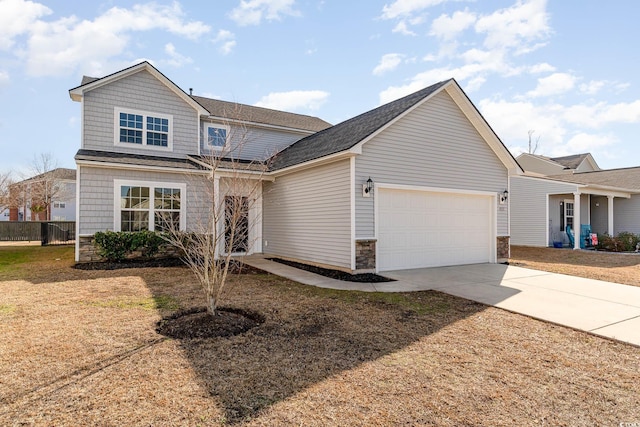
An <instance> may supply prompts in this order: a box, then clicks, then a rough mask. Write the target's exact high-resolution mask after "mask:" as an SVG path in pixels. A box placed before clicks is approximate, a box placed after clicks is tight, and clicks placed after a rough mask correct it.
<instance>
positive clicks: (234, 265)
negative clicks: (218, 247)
mask: <svg viewBox="0 0 640 427" xmlns="http://www.w3.org/2000/svg"><path fill="white" fill-rule="evenodd" d="M154 267H186V265H185V263H184V262H183V261H182V260H181V259H180V258H158V259H127V260H124V261H122V262H108V261H95V262H82V263H77V264H75V265H74V268H76V269H78V270H119V269H121V268H154ZM229 273H231V274H269V273H267V272H266V271H262V270H260V269H258V268H255V267H251V266H250V265H247V264H243V263H242V262H240V261H235V260H232V261H231V262H230V263H229Z"/></svg>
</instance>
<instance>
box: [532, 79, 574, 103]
mask: <svg viewBox="0 0 640 427" xmlns="http://www.w3.org/2000/svg"><path fill="white" fill-rule="evenodd" d="M575 84H576V77H575V76H573V75H571V74H568V73H553V74H551V75H550V76H548V77H543V78H540V79H538V85H537V86H536V88H535V89H534V90H532V91H529V92H527V95H528V96H531V97H533V98H537V97H541V96H553V95H559V94H562V93H565V92H568V91H570V90H571V89H573V87H574V86H575Z"/></svg>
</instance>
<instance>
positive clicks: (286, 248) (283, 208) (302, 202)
mask: <svg viewBox="0 0 640 427" xmlns="http://www.w3.org/2000/svg"><path fill="white" fill-rule="evenodd" d="M350 200H351V198H350V163H349V160H344V161H339V162H335V163H331V164H328V165H324V166H318V167H315V168H312V169H306V170H303V171H301V172H297V173H292V174H289V175H284V176H282V177H278V178H276V180H275V182H272V183H265V185H264V189H263V245H262V248H263V252H264V253H268V254H271V255H279V256H283V257H288V258H296V259H300V260H306V261H310V262H314V263H319V264H327V265H332V266H337V267H344V268H351V245H352V244H353V243H352V241H351V202H350Z"/></svg>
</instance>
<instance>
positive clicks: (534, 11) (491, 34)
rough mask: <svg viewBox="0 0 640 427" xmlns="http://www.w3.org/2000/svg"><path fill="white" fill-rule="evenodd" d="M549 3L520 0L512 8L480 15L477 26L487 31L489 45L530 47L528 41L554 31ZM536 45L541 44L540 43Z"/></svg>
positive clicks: (486, 41)
mask: <svg viewBox="0 0 640 427" xmlns="http://www.w3.org/2000/svg"><path fill="white" fill-rule="evenodd" d="M546 4H547V2H546V0H529V1H523V0H518V2H517V3H516V4H515V5H513V6H511V7H509V8H505V9H500V10H498V11H496V12H494V13H492V14H490V15H486V16H481V17H480V18H478V21H477V22H476V25H475V29H476V31H477V32H478V33H481V34H482V33H484V34H486V38H485V40H484V46H485V47H486V48H489V49H495V48H515V49H516V51H518V50H524V51H530V50H531V49H532V46H531V45H529V44H528V43H530V42H535V41H537V40H542V39H544V38H546V37H547V36H548V35H549V34H550V32H551V28H550V27H549V23H548V21H549V16H548V13H547V12H546ZM534 46H536V47H540V46H541V44H540V43H536V44H535V45H534Z"/></svg>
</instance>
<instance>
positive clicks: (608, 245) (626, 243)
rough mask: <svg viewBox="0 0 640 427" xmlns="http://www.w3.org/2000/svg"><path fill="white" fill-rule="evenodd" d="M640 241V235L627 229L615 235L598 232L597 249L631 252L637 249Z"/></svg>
mask: <svg viewBox="0 0 640 427" xmlns="http://www.w3.org/2000/svg"><path fill="white" fill-rule="evenodd" d="M638 242H640V236H638V235H637V234H633V233H629V232H627V231H623V232H622V233H620V234H618V235H617V236H615V237H612V236H609V235H608V234H598V244H597V245H596V249H599V250H603V251H609V252H630V251H635V250H636V245H637V244H638Z"/></svg>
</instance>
